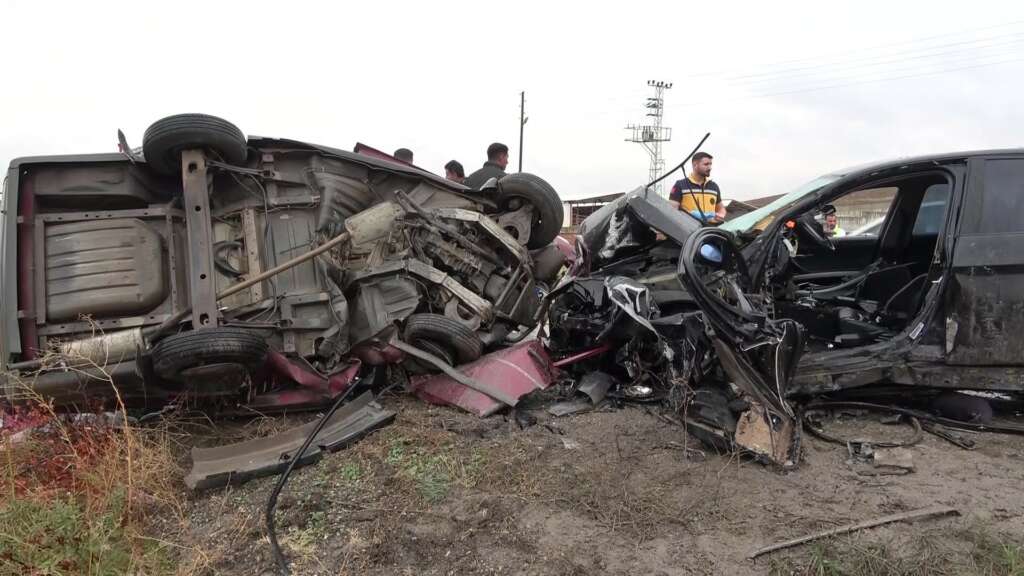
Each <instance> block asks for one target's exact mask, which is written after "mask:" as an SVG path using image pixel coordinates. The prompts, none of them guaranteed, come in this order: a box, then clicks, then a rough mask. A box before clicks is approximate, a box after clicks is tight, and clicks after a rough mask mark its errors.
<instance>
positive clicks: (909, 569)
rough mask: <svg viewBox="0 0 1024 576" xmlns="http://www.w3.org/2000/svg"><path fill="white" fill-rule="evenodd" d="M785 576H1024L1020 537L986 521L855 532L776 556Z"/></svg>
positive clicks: (778, 571)
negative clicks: (884, 534) (878, 533)
mask: <svg viewBox="0 0 1024 576" xmlns="http://www.w3.org/2000/svg"><path fill="white" fill-rule="evenodd" d="M771 574H773V575H777V576H782V575H792V576H868V575H871V576H918V575H920V576H961V575H963V576H1024V547H1022V543H1021V541H1020V540H1019V538H1017V539H1015V538H1012V537H1009V536H1006V535H1002V534H999V533H998V532H996V531H995V530H994V529H993V528H991V527H989V526H986V525H984V524H981V523H975V524H974V525H973V526H970V527H968V528H964V529H958V530H955V531H952V532H949V531H944V530H941V529H931V530H926V531H915V532H911V533H909V535H904V536H901V537H896V538H890V539H887V540H882V539H879V538H877V537H872V536H866V535H850V536H846V537H842V538H837V539H833V540H828V541H825V542H821V543H818V544H816V545H813V546H809V547H808V548H807V549H806V550H805V551H803V552H798V553H796V555H794V556H790V557H788V558H784V559H776V560H773V562H772V564H771Z"/></svg>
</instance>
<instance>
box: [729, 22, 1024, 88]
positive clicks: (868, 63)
mask: <svg viewBox="0 0 1024 576" xmlns="http://www.w3.org/2000/svg"><path fill="white" fill-rule="evenodd" d="M999 38H1006V39H1008V40H1009V41H1008V42H1000V43H995V44H985V45H981V46H973V47H971V48H955V49H952V50H941V51H938V52H931V53H926V54H915V55H910V56H901V57H894V58H882V59H879V57H878V56H872V57H868V58H858V59H855V60H848V61H846V62H838V63H833V64H821V65H817V66H806V67H803V68H793V69H791V70H789V71H786V72H782V73H779V74H774V75H768V74H759V75H756V76H759V77H756V78H755V77H754V76H748V77H738V78H736V79H735V80H737V81H735V82H733V83H735V84H762V83H767V82H772V81H775V80H778V79H780V78H791V77H800V76H808V75H813V74H815V73H816V72H817V71H818V70H821V69H827V70H829V71H832V70H849V69H857V68H871V67H876V66H881V65H884V64H894V63H896V64H898V63H902V62H909V61H913V60H922V59H927V58H937V57H941V56H947V55H953V54H968V53H971V51H977V50H979V49H987V48H1002V47H1005V46H1013V45H1015V44H1019V43H1020V42H1022V41H1024V32H1019V33H1016V34H1010V35H1007V36H1006V37H999ZM993 39H996V38H991V39H986V41H991V40H993ZM972 43H975V44H976V43H977V42H972ZM964 44H966V43H964ZM950 46H952V45H950ZM896 54H899V53H896ZM893 56H895V54H893ZM857 62H863V63H861V64H858V63H857Z"/></svg>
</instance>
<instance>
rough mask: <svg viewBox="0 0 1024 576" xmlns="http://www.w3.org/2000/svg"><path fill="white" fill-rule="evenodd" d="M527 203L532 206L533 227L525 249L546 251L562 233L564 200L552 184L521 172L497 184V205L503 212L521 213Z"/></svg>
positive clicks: (510, 175) (504, 178)
mask: <svg viewBox="0 0 1024 576" xmlns="http://www.w3.org/2000/svg"><path fill="white" fill-rule="evenodd" d="M524 202H526V203H529V204H530V205H532V206H533V225H532V226H531V227H530V241H529V242H527V244H526V247H527V248H529V249H531V250H534V249H537V248H543V247H545V246H547V245H548V244H550V243H551V241H552V240H554V239H555V236H558V232H559V231H561V229H562V219H563V218H564V216H565V214H564V212H563V208H562V199H561V198H559V197H558V192H555V189H554V188H552V187H551V185H550V184H548V183H547V182H545V181H544V179H542V178H541V177H539V176H535V175H533V174H527V173H525V172H518V173H516V174H509V175H508V176H505V177H503V178H502V179H501V180H499V181H498V205H499V206H500V207H501V209H502V210H518V209H519V208H521V207H522V203H524Z"/></svg>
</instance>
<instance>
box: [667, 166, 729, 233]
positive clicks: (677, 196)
mask: <svg viewBox="0 0 1024 576" xmlns="http://www.w3.org/2000/svg"><path fill="white" fill-rule="evenodd" d="M711 160H712V158H711V154H708V153H707V152H697V153H696V154H694V155H693V160H692V164H693V170H692V171H691V172H690V174H689V175H688V176H687V177H686V178H683V179H682V180H678V181H676V183H675V184H674V185H673V186H672V192H671V193H670V194H669V196H668V199H669V200H671V201H673V202H675V203H676V204H677V205H678V206H679V209H680V210H682V211H684V212H687V213H689V214H691V215H692V216H693V217H695V218H697V219H698V220H700V221H701V222H703V223H704V224H721V223H722V222H724V221H725V215H726V213H725V205H724V204H722V191H721V190H719V189H718V184H717V183H715V182H712V181H711Z"/></svg>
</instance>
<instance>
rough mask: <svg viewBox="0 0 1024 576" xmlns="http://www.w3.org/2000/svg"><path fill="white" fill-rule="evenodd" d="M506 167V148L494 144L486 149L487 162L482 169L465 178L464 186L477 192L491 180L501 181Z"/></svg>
mask: <svg viewBox="0 0 1024 576" xmlns="http://www.w3.org/2000/svg"><path fill="white" fill-rule="evenodd" d="M506 166H508V146H505V145H504V144H502V143H500V142H495V143H494V144H491V145H490V146H488V147H487V162H484V165H483V167H482V168H480V169H479V170H477V171H476V172H473V173H472V174H470V175H469V176H466V180H465V182H463V184H465V185H466V186H469V187H470V188H472V189H473V190H479V189H480V187H481V186H483V185H484V183H485V182H487V181H488V180H489V179H491V178H497V179H498V180H501V177H502V176H504V175H505V167H506Z"/></svg>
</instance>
